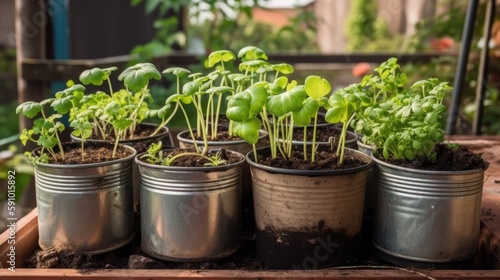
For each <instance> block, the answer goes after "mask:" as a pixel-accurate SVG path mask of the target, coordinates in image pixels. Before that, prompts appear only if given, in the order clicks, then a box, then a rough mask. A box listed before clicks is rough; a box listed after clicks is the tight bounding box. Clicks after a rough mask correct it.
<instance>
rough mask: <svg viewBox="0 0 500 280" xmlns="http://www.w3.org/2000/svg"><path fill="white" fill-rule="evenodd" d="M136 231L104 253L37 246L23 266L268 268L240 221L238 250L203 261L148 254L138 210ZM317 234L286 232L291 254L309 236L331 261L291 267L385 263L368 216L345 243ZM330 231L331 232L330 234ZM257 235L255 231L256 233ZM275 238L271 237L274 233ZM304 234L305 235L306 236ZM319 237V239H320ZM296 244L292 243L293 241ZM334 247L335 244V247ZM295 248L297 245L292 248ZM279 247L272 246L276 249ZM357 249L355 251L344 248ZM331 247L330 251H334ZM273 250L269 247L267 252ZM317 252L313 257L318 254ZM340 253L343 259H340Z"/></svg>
mask: <svg viewBox="0 0 500 280" xmlns="http://www.w3.org/2000/svg"><path fill="white" fill-rule="evenodd" d="M135 233H136V235H135V236H134V238H133V240H132V241H131V242H130V243H128V244H127V245H125V246H123V247H121V248H119V249H116V250H114V251H111V252H108V253H104V254H83V253H78V252H57V251H56V250H54V249H53V248H49V249H45V250H42V249H37V250H35V251H34V252H33V254H31V256H30V257H29V258H28V259H27V260H26V263H25V264H24V267H27V268H72V269H80V270H83V271H91V270H96V269H237V270H264V269H269V267H268V266H267V265H266V264H265V263H264V261H263V260H261V259H260V258H259V257H258V256H257V248H256V244H255V240H256V233H255V231H254V229H253V228H251V227H248V226H245V225H243V226H242V231H241V234H240V238H241V246H240V248H239V249H238V251H237V252H236V253H235V254H233V255H231V256H228V257H226V258H223V259H220V260H217V261H205V262H172V261H165V260H160V259H155V258H153V257H150V256H148V255H147V254H145V253H144V252H142V250H141V246H140V244H141V236H140V234H141V231H140V214H137V215H136V217H135ZM318 233H319V234H320V235H319V236H317V235H314V234H308V235H307V236H306V235H302V236H301V235H288V237H287V238H286V240H287V241H288V242H295V243H291V245H292V246H289V247H288V250H290V255H297V254H298V253H299V250H304V248H308V249H310V248H311V246H308V245H307V243H309V242H308V241H310V240H319V241H316V242H317V244H316V245H315V246H313V247H312V250H313V251H306V252H312V253H311V257H312V258H314V257H315V255H314V254H315V253H314V250H315V249H316V247H318V246H320V247H318V248H319V249H317V250H318V252H317V253H316V254H319V255H318V256H319V259H322V258H324V255H325V254H328V256H329V257H328V258H329V259H331V260H332V261H331V262H328V261H323V262H319V263H317V266H318V267H315V265H316V262H314V261H311V260H310V259H309V258H305V259H303V260H302V261H301V262H300V264H299V266H295V267H293V268H292V269H314V268H319V267H320V265H321V266H323V267H327V266H329V265H328V264H327V263H330V265H334V264H341V263H344V264H351V265H387V263H385V262H383V261H381V260H378V259H376V258H375V257H374V255H373V253H372V245H371V242H370V236H371V222H370V220H368V221H366V222H364V223H363V230H362V234H361V235H360V236H358V237H356V238H355V239H352V242H350V243H348V244H347V245H346V246H345V247H342V248H340V247H338V246H337V245H336V243H334V242H333V238H338V237H341V238H342V237H343V235H342V233H335V232H331V231H330V230H328V229H326V228H321V226H319V227H318ZM258 234H260V236H261V237H263V238H264V235H262V234H274V233H271V232H265V233H264V232H261V233H258ZM329 234H331V235H329ZM257 236H258V235H257ZM273 238H274V237H273ZM306 238H307V239H306ZM320 238H322V239H320ZM294 244H295V245H297V247H295V245H294ZM335 247H337V248H335ZM295 248H296V249H295ZM332 248H335V250H338V249H339V248H340V249H341V251H340V253H332V250H333V249H332ZM277 249H280V248H276V246H275V247H274V248H273V250H277ZM348 249H351V250H358V249H359V250H358V251H350V252H349V251H347V250H348ZM335 250H333V251H335ZM270 253H271V254H272V251H271V252H270ZM318 256H316V257H318ZM342 256H344V257H346V259H344V260H343V259H340V258H341V257H342Z"/></svg>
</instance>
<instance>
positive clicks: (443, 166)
mask: <svg viewBox="0 0 500 280" xmlns="http://www.w3.org/2000/svg"><path fill="white" fill-rule="evenodd" d="M434 151H436V153H437V155H436V162H435V163H433V162H431V161H430V160H429V159H426V158H417V159H415V160H413V161H408V160H394V159H389V160H387V162H388V163H391V164H395V165H399V166H402V167H408V168H416V169H422V170H435V171H465V170H474V169H484V170H486V169H487V168H488V165H489V163H488V162H487V161H485V160H484V159H483V158H482V157H481V154H478V153H474V152H473V151H471V150H469V148H468V147H467V146H463V145H459V146H458V147H456V148H453V146H451V147H450V145H448V144H447V143H437V144H436V145H435V146H434Z"/></svg>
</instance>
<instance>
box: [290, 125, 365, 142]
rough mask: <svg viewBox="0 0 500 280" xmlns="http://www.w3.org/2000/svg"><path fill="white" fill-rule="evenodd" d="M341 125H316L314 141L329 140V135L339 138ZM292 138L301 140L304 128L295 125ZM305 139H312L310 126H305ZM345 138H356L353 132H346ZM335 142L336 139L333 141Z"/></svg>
mask: <svg viewBox="0 0 500 280" xmlns="http://www.w3.org/2000/svg"><path fill="white" fill-rule="evenodd" d="M341 130H342V127H339V126H335V125H333V124H332V125H323V126H318V127H316V141H317V142H329V141H330V137H334V138H336V139H338V138H339V136H340V133H341ZM293 139H294V140H298V141H302V140H303V139H304V128H302V127H297V128H295V129H294V131H293ZM306 139H307V141H312V139H313V129H312V127H308V128H307V136H306ZM346 139H347V140H352V139H356V136H355V134H353V133H349V132H348V133H347V135H346ZM335 142H337V141H335Z"/></svg>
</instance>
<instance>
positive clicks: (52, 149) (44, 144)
mask: <svg viewBox="0 0 500 280" xmlns="http://www.w3.org/2000/svg"><path fill="white" fill-rule="evenodd" d="M61 99H62V95H59V97H58V98H57V99H54V98H51V99H46V100H44V101H42V102H34V101H27V102H24V103H22V104H20V105H19V106H17V108H16V114H22V115H24V116H26V117H28V118H30V119H34V120H33V127H32V128H31V129H26V128H25V129H23V131H22V132H21V135H20V136H19V139H20V140H21V142H22V143H23V145H26V143H27V142H28V141H31V142H34V143H36V144H37V145H38V146H40V147H41V148H42V150H41V153H40V155H32V154H31V153H30V152H27V153H26V155H27V156H29V159H30V160H31V161H32V162H37V161H40V162H47V161H48V157H47V156H46V155H44V153H45V152H48V153H49V154H50V155H51V156H52V157H56V154H57V153H59V154H60V156H61V157H62V158H64V150H63V148H62V143H61V140H60V137H59V134H60V133H61V132H62V131H64V130H65V126H64V124H63V123H62V122H60V121H59V119H61V118H62V113H60V111H58V109H59V110H62V111H64V110H66V108H65V107H64V106H56V107H54V106H52V107H54V109H55V110H56V113H54V114H52V115H47V114H46V113H45V112H44V107H45V106H48V105H53V104H54V102H55V101H56V100H58V101H60V100H61ZM66 112H67V111H66ZM37 116H39V117H38V118H36V117H37ZM56 146H57V149H56ZM82 156H83V150H82Z"/></svg>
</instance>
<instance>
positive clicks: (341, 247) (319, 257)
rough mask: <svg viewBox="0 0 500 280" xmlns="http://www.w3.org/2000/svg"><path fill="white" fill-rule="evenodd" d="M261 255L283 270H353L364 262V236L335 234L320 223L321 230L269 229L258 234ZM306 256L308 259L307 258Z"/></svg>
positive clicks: (268, 262)
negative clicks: (358, 263) (340, 267)
mask: <svg viewBox="0 0 500 280" xmlns="http://www.w3.org/2000/svg"><path fill="white" fill-rule="evenodd" d="M256 240H258V241H257V242H259V244H260V246H259V247H258V248H257V252H258V254H259V255H260V256H265V259H264V262H265V263H267V264H268V265H270V266H272V267H275V268H282V269H317V268H324V267H333V266H350V265H354V264H356V263H357V262H358V261H359V260H360V258H361V255H360V251H361V246H362V240H361V235H357V236H354V237H349V236H348V235H347V234H345V232H338V231H333V230H331V229H329V228H326V227H325V226H324V221H320V222H319V224H318V227H317V228H308V229H304V230H303V231H284V230H274V229H272V228H266V229H264V230H257V232H256ZM304 256H306V257H304Z"/></svg>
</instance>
